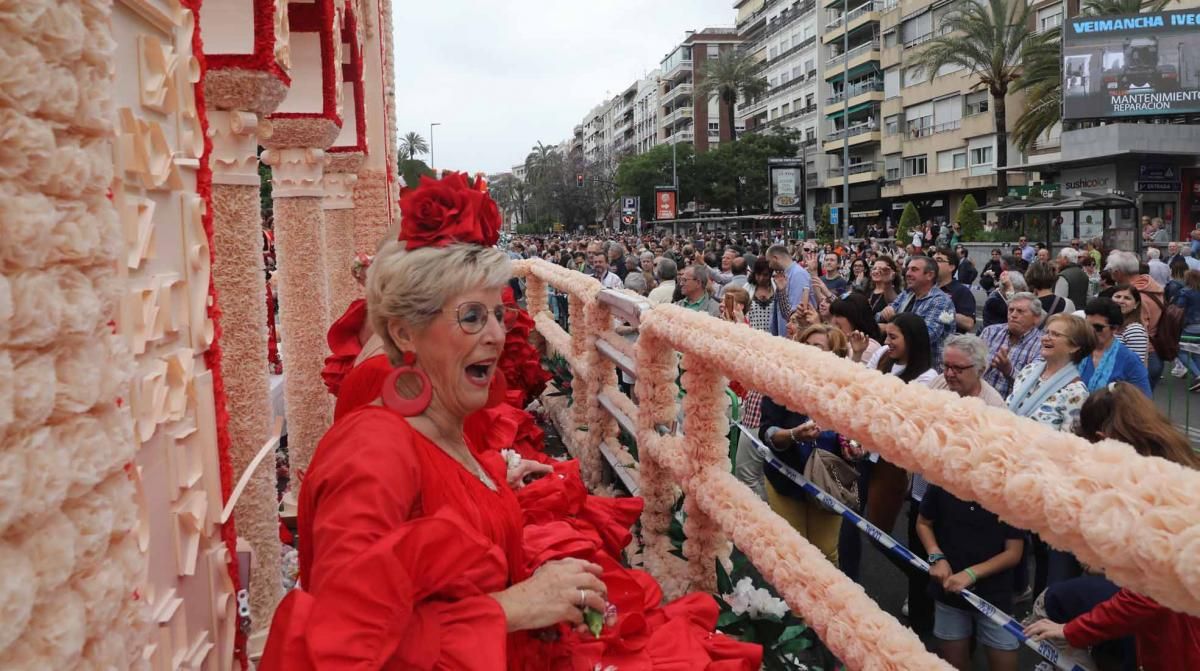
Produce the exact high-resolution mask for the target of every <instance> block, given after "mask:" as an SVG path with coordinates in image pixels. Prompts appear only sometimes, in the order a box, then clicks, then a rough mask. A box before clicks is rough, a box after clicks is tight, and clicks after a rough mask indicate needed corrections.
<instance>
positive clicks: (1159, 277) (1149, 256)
mask: <svg viewBox="0 0 1200 671" xmlns="http://www.w3.org/2000/svg"><path fill="white" fill-rule="evenodd" d="M1146 265H1148V266H1150V277H1151V278H1153V279H1154V281H1155V282H1158V283H1159V284H1161V285H1163V286H1166V284H1167V282H1170V281H1171V267H1170V266H1168V265H1167V264H1166V263H1163V260H1162V250H1160V249H1159V248H1158V247H1151V248H1150V249H1147V250H1146Z"/></svg>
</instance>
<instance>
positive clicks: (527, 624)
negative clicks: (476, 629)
mask: <svg viewBox="0 0 1200 671" xmlns="http://www.w3.org/2000/svg"><path fill="white" fill-rule="evenodd" d="M602 571H603V570H602V569H601V568H600V567H599V566H598V565H596V564H593V563H591V562H588V561H583V560H582V559H558V560H555V561H551V562H546V563H545V564H542V565H541V566H540V567H538V569H537V570H536V571H534V572H533V575H532V576H530V577H529V578H528V579H527V580H524V581H522V582H519V583H517V584H515V585H513V586H512V587H509V588H508V589H506V590H504V591H502V592H496V593H494V594H492V595H491V597H492V598H493V599H495V600H496V601H497V602H499V604H500V608H502V609H503V610H504V617H505V619H506V620H507V622H508V630H509V631H524V630H528V629H541V628H543V627H549V626H551V625H555V624H558V623H559V622H570V623H571V624H573V625H578V624H582V623H583V609H584V608H585V607H587V608H591V609H592V610H595V611H596V612H598V613H603V612H604V610H605V607H606V606H607V603H606V602H605V597H606V596H607V594H608V590H607V589H606V588H605V586H604V583H603V582H601V580H600V577H599V576H600V574H601V573H602Z"/></svg>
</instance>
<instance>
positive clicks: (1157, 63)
mask: <svg viewBox="0 0 1200 671" xmlns="http://www.w3.org/2000/svg"><path fill="white" fill-rule="evenodd" d="M1062 53H1063V118H1064V119H1104V118H1111V117H1126V116H1152V115H1177V114H1194V113H1196V112H1198V111H1200V11H1196V10H1188V11H1176V12H1154V13H1147V14H1135V15H1131V16H1079V17H1076V18H1073V19H1069V20H1068V21H1066V22H1065V23H1064V24H1063V48H1062Z"/></svg>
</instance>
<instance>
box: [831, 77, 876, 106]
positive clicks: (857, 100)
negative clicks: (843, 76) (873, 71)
mask: <svg viewBox="0 0 1200 671" xmlns="http://www.w3.org/2000/svg"><path fill="white" fill-rule="evenodd" d="M846 93H847V91H841V92H839V93H835V94H833V96H832V97H830V98H826V99H825V104H826V105H836V104H838V103H841V102H842V101H843V100H845V99H846ZM848 93H849V94H850V106H851V107H854V106H855V105H858V104H861V103H865V102H883V82H882V81H880V80H878V79H872V80H869V81H865V82H859V83H857V84H851V85H850V90H849V91H848Z"/></svg>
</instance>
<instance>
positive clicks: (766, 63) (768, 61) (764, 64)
mask: <svg viewBox="0 0 1200 671" xmlns="http://www.w3.org/2000/svg"><path fill="white" fill-rule="evenodd" d="M816 43H817V36H816V35H813V36H812V37H810V38H808V39H807V40H804V41H803V42H800V43H799V44H796V45H794V46H792V47H791V48H790V49H788V50H787V51H784V52H783V53H779V54H775V57H774V58H764V59H763V60H761V61H759V62H758V63H757V64H756V65H755V66H754V69H753V71H752V72H754V73H755V74H757V73H759V72H762V71H763V70H765V69H767V68H768V67H770V66H772V65H776V64H778V63H781V62H783V61H784V60H785V59H787V58H790V57H792V56H793V55H795V54H798V53H800V52H801V51H804V50H805V49H808V48H809V47H811V46H813V45H814V44H816Z"/></svg>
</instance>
